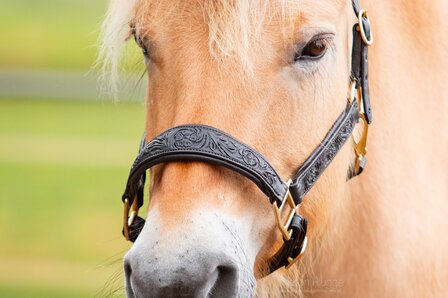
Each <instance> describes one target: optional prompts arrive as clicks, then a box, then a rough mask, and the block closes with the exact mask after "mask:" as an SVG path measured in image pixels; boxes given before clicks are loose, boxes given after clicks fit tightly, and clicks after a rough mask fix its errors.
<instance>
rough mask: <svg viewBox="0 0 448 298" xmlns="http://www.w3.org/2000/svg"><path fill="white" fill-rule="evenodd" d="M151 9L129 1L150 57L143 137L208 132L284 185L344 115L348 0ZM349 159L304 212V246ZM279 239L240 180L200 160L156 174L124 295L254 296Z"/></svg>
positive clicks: (256, 195) (324, 215) (337, 192)
mask: <svg viewBox="0 0 448 298" xmlns="http://www.w3.org/2000/svg"><path fill="white" fill-rule="evenodd" d="M148 2H150V1H144V0H141V1H137V4H136V7H135V15H134V18H133V22H131V24H132V27H133V28H135V32H136V35H137V39H138V41H139V43H140V46H142V47H144V48H145V50H146V51H147V52H148V57H147V58H146V62H147V68H148V73H149V90H148V100H147V127H146V130H147V135H148V139H150V138H152V137H154V136H155V135H157V134H159V133H160V132H162V131H164V130H166V129H168V128H170V127H173V126H176V125H181V124H189V123H195V124H197V123H200V124H207V125H211V126H215V127H217V128H219V129H221V130H223V131H226V132H228V133H230V134H231V135H233V136H235V137H236V138H238V139H239V140H241V141H243V142H245V143H246V144H249V145H251V146H252V147H254V148H256V149H257V150H258V151H259V152H260V153H262V154H263V155H264V156H265V157H266V158H267V159H268V160H269V161H270V162H271V163H272V165H273V166H274V167H275V168H276V169H277V170H278V172H279V174H280V176H281V177H282V178H283V179H284V180H287V179H288V178H289V177H290V176H291V175H293V173H294V172H295V171H296V170H297V168H298V166H299V165H300V164H301V163H302V162H303V161H304V160H305V159H306V158H307V157H308V156H309V155H310V153H311V152H312V150H313V149H314V148H315V147H316V146H317V145H318V144H319V142H320V141H321V140H322V138H323V137H324V136H325V134H326V132H327V131H328V130H329V128H330V126H331V124H332V123H333V122H334V121H335V119H336V118H337V116H338V115H339V114H340V112H341V111H342V110H343V108H344V107H345V105H346V97H347V88H348V78H349V54H350V40H349V36H350V34H349V33H350V30H351V29H350V26H351V24H352V23H353V20H352V12H351V5H350V3H349V1H336V0H325V1H311V0H310V1H308V0H303V1H284V2H285V3H283V4H280V3H279V2H278V1H272V3H268V4H267V5H266V6H265V7H263V6H264V2H265V1H226V0H222V1H215V0H203V1H187V2H184V1H176V3H173V1H167V0H163V1H154V3H149V4H148ZM235 6H236V7H235ZM262 11H264V12H262ZM254 20H255V21H254ZM258 20H263V21H259V22H258ZM350 152H351V151H350V150H349V149H348V146H346V147H345V148H344V149H343V150H342V152H341V153H340V154H338V156H337V158H336V159H335V161H334V162H333V163H332V164H331V166H330V167H329V168H328V169H327V170H326V171H325V173H324V175H323V176H322V177H321V179H320V180H319V182H318V183H317V185H316V187H315V188H313V190H312V191H311V192H310V193H309V195H308V196H307V199H306V200H305V202H304V203H303V207H301V208H302V209H301V210H302V213H303V214H304V216H305V217H307V218H308V219H309V222H310V231H309V235H310V240H311V243H312V242H313V237H317V234H318V232H319V230H322V229H325V225H326V223H327V221H328V218H329V217H330V216H331V213H332V212H335V211H333V210H335V209H336V208H337V206H339V205H340V203H341V198H342V196H343V194H344V192H345V191H346V189H345V181H346V176H347V171H348V167H349V165H350V161H351V155H350ZM280 238H281V237H280V233H279V232H278V229H277V228H276V224H275V220H274V216H273V213H272V207H271V205H270V204H269V200H268V199H267V198H266V197H265V195H264V194H262V193H261V191H259V190H258V189H257V187H256V186H255V185H254V184H253V183H252V182H251V181H249V180H248V179H246V178H244V177H242V176H240V175H238V174H236V173H234V172H231V171H229V170H227V169H224V168H222V167H218V166H213V165H210V164H205V163H200V162H173V163H169V164H165V165H161V166H157V167H155V168H154V169H153V170H152V172H151V202H150V206H149V211H148V216H147V221H146V225H145V227H144V228H143V231H142V233H141V234H140V236H139V238H138V239H137V241H136V242H135V244H134V245H133V247H132V249H131V250H130V251H129V252H128V253H127V254H126V257H125V272H126V277H127V292H128V294H129V295H130V296H132V295H135V296H138V297H143V296H145V297H146V296H150V297H158V296H160V297H166V296H169V295H174V296H178V295H185V296H201V297H205V296H207V295H211V296H215V295H216V296H223V297H229V296H236V295H239V296H243V297H246V296H251V295H253V294H254V293H255V278H258V277H262V276H263V269H264V268H265V265H266V261H267V260H268V259H269V258H270V257H271V256H272V255H273V254H274V252H275V249H278V248H279V245H280V243H281V239H280Z"/></svg>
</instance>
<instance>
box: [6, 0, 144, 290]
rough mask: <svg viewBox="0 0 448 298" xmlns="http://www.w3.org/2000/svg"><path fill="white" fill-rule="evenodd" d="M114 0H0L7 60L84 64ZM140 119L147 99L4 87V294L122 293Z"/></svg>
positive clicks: (68, 66)
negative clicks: (39, 94) (30, 92)
mask: <svg viewBox="0 0 448 298" xmlns="http://www.w3.org/2000/svg"><path fill="white" fill-rule="evenodd" d="M107 2H108V1H107V0H95V1H88V0H64V1H61V0H35V1H26V0H14V1H8V0H0V69H2V70H5V69H6V70H7V69H25V70H29V69H33V70H37V71H39V70H58V71H69V72H72V71H73V70H80V72H81V73H82V72H87V71H88V70H89V69H90V68H91V67H92V65H93V63H94V61H95V58H96V54H97V47H96V46H95V44H96V42H97V38H98V37H97V36H98V31H99V25H100V23H101V20H102V18H103V15H104V13H105V11H106V5H107ZM137 52H138V50H137ZM138 59H140V58H138ZM73 88H74V91H76V88H78V87H77V86H74V87H73ZM70 92H71V91H70ZM143 126H144V106H143V104H141V103H135V102H134V103H131V102H125V101H124V102H111V101H101V100H95V99H93V101H91V102H85V101H83V102H79V101H75V100H48V99H46V98H29V99H26V100H25V99H21V98H9V97H3V98H1V97H0V235H1V240H0V297H2V298H3V297H92V296H95V295H96V296H99V297H104V296H123V295H122V294H123V293H122V287H123V279H122V276H121V258H122V256H123V253H124V251H125V250H126V249H127V248H128V244H127V243H125V241H124V240H123V238H122V236H121V234H120V231H121V214H122V204H121V201H120V195H121V192H122V191H123V187H124V183H125V181H126V178H127V173H128V171H129V166H130V164H131V162H132V160H133V158H134V156H135V154H136V151H137V149H138V148H137V147H138V142H139V140H140V137H141V133H142V130H143Z"/></svg>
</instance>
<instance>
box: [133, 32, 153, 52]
mask: <svg viewBox="0 0 448 298" xmlns="http://www.w3.org/2000/svg"><path fill="white" fill-rule="evenodd" d="M131 33H132V35H133V36H134V40H135V43H136V44H137V46H138V47H139V48H141V49H142V52H143V56H145V57H146V58H149V51H148V49H147V48H146V45H145V43H144V42H143V40H142V38H141V37H140V36H139V35H137V32H135V30H132V32H131Z"/></svg>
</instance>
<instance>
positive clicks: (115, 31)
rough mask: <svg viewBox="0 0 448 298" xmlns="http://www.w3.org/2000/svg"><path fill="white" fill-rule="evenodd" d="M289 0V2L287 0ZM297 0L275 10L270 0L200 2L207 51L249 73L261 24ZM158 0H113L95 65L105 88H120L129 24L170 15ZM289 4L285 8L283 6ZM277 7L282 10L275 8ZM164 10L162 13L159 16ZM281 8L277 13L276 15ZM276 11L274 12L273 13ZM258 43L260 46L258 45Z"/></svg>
mask: <svg viewBox="0 0 448 298" xmlns="http://www.w3.org/2000/svg"><path fill="white" fill-rule="evenodd" d="M288 2H291V3H288ZM298 3H299V1H289V0H279V1H276V2H275V5H276V6H277V9H275V10H270V9H269V7H270V5H271V4H272V1H270V0H250V1H229V0H206V1H204V3H203V12H204V18H205V19H206V20H207V24H208V31H209V47H210V53H211V54H212V55H213V56H215V57H216V58H217V59H219V60H222V59H223V58H226V57H227V58H229V57H231V58H236V59H238V60H239V61H240V62H241V63H242V64H243V67H244V69H245V70H246V71H248V72H249V73H251V72H252V71H251V68H252V55H253V53H254V52H256V47H257V45H255V44H253V41H254V40H261V39H258V38H257V37H259V36H260V35H261V33H262V32H263V24H264V23H265V22H266V21H268V22H269V21H270V20H272V19H273V18H274V17H280V18H282V20H286V19H288V18H285V16H286V15H287V14H288V13H292V11H293V10H292V9H291V7H294V5H295V6H296V7H298ZM160 4H161V1H160V0H112V1H111V3H110V5H109V9H108V11H107V13H106V18H105V20H104V22H103V24H102V27H101V34H100V40H99V44H100V49H99V55H98V60H97V66H98V67H99V68H100V72H101V75H100V80H101V82H102V83H103V84H104V86H105V87H106V90H110V91H112V92H115V91H117V90H118V89H119V87H120V84H119V82H120V73H121V72H122V70H123V65H124V64H125V63H126V62H125V61H123V59H122V58H125V57H127V56H126V54H127V53H125V51H126V47H125V45H126V41H127V40H128V39H129V37H130V27H129V26H130V24H131V23H132V24H133V25H134V26H135V27H136V29H137V30H138V31H139V32H144V31H145V30H150V28H151V22H150V19H148V18H147V14H148V12H150V13H151V16H152V17H153V18H155V17H156V16H157V17H163V18H170V15H169V12H168V13H167V11H166V10H162V9H158V8H157V7H158V6H159V5H160ZM181 5H183V6H184V7H182V8H183V9H187V8H188V7H187V5H186V4H185V2H183V1H181V0H177V2H174V1H172V2H170V6H172V7H175V6H181ZM287 5H288V10H286V9H285V7H286V6H287ZM278 6H280V7H281V9H280V10H279V9H278ZM162 11H163V14H164V15H163V16H161V15H158V14H160V13H161V12H162ZM279 11H280V15H278V14H279ZM274 13H275V14H277V15H274ZM258 46H261V45H260V44H258Z"/></svg>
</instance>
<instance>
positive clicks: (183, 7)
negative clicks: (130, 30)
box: [130, 0, 348, 29]
mask: <svg viewBox="0 0 448 298" xmlns="http://www.w3.org/2000/svg"><path fill="white" fill-rule="evenodd" d="M347 3H348V0H319V1H315V0H301V1H299V0H295V1H291V0H246V1H231V0H199V1H188V2H186V1H181V0H177V1H173V0H137V2H136V4H135V9H134V11H135V14H136V16H137V17H136V19H137V21H140V22H143V23H146V22H149V23H151V24H153V25H154V24H161V25H163V26H167V25H169V24H176V23H177V24H178V23H179V21H183V20H184V19H188V20H190V21H191V22H192V23H190V25H192V24H195V23H196V24H197V23H202V24H203V25H207V24H208V25H209V24H210V23H215V22H226V21H227V22H228V25H230V26H231V25H234V24H235V23H243V24H244V23H245V22H248V23H250V22H253V21H254V19H256V18H258V19H260V18H262V19H263V20H268V21H269V23H270V24H275V23H278V22H271V21H272V20H275V19H276V18H279V19H281V20H283V21H286V22H288V21H290V19H294V20H295V21H298V22H302V23H306V22H307V21H313V20H319V19H322V18H325V19H327V20H329V21H333V20H335V18H337V17H339V12H340V11H341V9H342V8H343V7H344V6H346V5H347ZM130 5H131V4H130ZM298 16H299V17H298ZM255 21H256V20H255ZM179 29H180V28H179Z"/></svg>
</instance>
